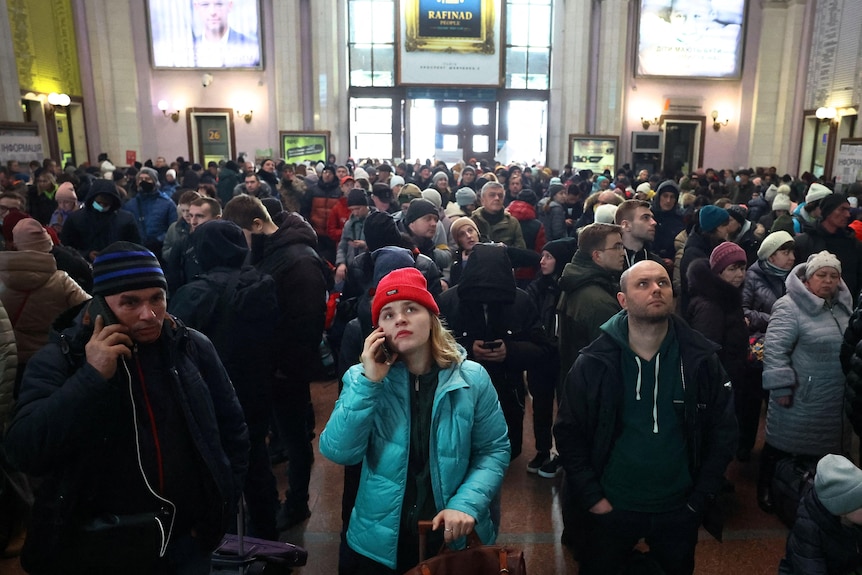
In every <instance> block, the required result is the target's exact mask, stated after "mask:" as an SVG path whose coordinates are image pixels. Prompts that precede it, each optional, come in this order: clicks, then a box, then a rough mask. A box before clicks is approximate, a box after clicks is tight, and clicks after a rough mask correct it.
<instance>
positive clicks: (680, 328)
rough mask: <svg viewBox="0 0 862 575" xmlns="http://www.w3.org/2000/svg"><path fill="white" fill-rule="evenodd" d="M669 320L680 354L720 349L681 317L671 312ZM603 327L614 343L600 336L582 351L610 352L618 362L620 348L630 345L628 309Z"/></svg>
mask: <svg viewBox="0 0 862 575" xmlns="http://www.w3.org/2000/svg"><path fill="white" fill-rule="evenodd" d="M668 321H669V322H671V324H672V325H673V328H674V331H675V332H676V338H677V342H678V343H679V348H680V355H682V356H683V357H686V350H690V351H693V352H695V353H697V354H699V355H709V354H712V353H715V352H716V351H718V350H719V345H718V344H717V343H715V342H712V341H710V340H708V339H706V338H705V337H704V336H703V335H701V333H700V332H699V331H695V330H693V329H692V328H690V327H689V326H688V324H687V323H686V322H685V321H683V320H682V319H681V318H680V317H678V316H676V315H674V314H671V315H670V316H669V317H668ZM599 329H601V330H602V331H603V332H604V333H606V334H607V335H608V337H610V338H611V340H612V341H613V345H611V342H609V341H608V340H607V339H604V338H601V337H600V338H598V339H596V340H595V341H594V342H593V343H591V344H590V345H589V346H588V347H586V348H584V350H583V351H582V352H581V353H584V354H587V353H591V354H592V355H604V354H610V355H609V356H607V357H608V359H607V360H608V361H612V362H617V361H618V358H619V348H620V347H629V314H628V312H627V311H626V310H622V311H620V312H618V313H617V314H616V315H613V316H611V318H610V319H609V320H608V321H606V322H605V323H603V324H602V326H601V328H599Z"/></svg>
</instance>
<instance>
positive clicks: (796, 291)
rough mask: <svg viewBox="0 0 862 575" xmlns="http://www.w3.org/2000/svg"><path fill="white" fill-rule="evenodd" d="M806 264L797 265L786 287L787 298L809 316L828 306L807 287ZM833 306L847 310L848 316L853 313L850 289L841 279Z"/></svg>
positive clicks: (787, 280)
mask: <svg viewBox="0 0 862 575" xmlns="http://www.w3.org/2000/svg"><path fill="white" fill-rule="evenodd" d="M805 266H806V264H805V262H803V263H801V264H797V265H796V267H794V268H793V271H791V272H790V274H789V275H788V276H787V279H786V280H785V281H784V285H785V286H787V296H788V297H790V298H791V299H793V301H794V303H796V305H797V306H799V308H800V309H801V310H802V311H804V312H805V313H807V314H808V315H814V314H816V313H817V312H818V311H820V310H821V309H823V306H825V305H826V300H825V299H823V298H821V297H817V296H816V295H814V294H813V293H811V292H810V291H809V290H808V288H807V287H806V286H805V283H804V278H805ZM832 305H839V306H841V307H843V308H844V309H845V311H846V312H847V314H848V315H849V314H852V313H853V297H852V296H851V295H850V289H849V288H848V287H847V284H846V283H844V279H843V278H842V279H841V283H840V284H839V285H838V293H837V294H836V296H835V298H834V299H833V300H832Z"/></svg>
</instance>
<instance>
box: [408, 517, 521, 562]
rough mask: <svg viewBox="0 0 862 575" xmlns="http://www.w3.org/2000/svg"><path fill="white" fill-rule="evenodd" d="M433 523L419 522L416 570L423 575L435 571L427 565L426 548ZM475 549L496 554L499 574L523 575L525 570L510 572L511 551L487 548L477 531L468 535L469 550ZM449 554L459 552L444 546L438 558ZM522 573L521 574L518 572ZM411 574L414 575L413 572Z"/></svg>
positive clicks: (492, 547) (500, 548) (495, 547)
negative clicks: (417, 563)
mask: <svg viewBox="0 0 862 575" xmlns="http://www.w3.org/2000/svg"><path fill="white" fill-rule="evenodd" d="M431 525H432V522H431V521H419V566H418V567H417V568H416V569H417V570H418V571H416V572H417V573H421V575H432V574H433V571H432V570H431V567H429V566H428V565H427V564H426V563H425V547H426V544H427V541H428V531H431ZM475 548H485V549H487V550H488V552H496V554H497V558H498V560H499V567H500V571H499V573H501V574H502V573H506V574H508V573H511V574H512V575H523V573H524V568H523V567H521V569H519V570H516V572H510V571H509V553H510V551H511V550H510V549H507V548H505V547H499V546H486V545H484V544H483V543H482V540H481V539H479V535H477V534H476V530H475V529H474V530H473V531H471V532H470V533H469V534H468V535H467V549H475ZM447 553H451V554H456V553H458V552H457V551H453V550H452V549H450V548H449V546H448V545H446V544H443V547H442V549H441V550H440V554H439V555H438V557H440V556H442V555H445V554H447ZM520 561H521V565H523V555H521V557H520ZM518 571H520V573H519V572H518ZM410 573H413V571H411V572H410Z"/></svg>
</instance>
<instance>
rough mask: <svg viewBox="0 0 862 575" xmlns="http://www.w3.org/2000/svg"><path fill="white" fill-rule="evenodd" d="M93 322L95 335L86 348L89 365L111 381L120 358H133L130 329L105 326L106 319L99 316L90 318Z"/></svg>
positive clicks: (120, 326)
mask: <svg viewBox="0 0 862 575" xmlns="http://www.w3.org/2000/svg"><path fill="white" fill-rule="evenodd" d="M90 321H92V322H93V335H92V336H91V337H90V341H88V342H87V345H86V347H85V348H84V350H85V353H86V355H87V363H89V364H90V365H92V366H93V367H94V368H95V369H96V371H98V372H99V374H100V375H101V376H102V377H104V378H105V379H111V378H112V377H114V374H115V373H116V372H117V360H118V359H119V357H120V356H124V357H132V345H133V343H132V338H130V337H129V328H127V327H126V326H124V325H122V324H112V325H105V318H104V317H102V315H97V316H96V317H95V318H90Z"/></svg>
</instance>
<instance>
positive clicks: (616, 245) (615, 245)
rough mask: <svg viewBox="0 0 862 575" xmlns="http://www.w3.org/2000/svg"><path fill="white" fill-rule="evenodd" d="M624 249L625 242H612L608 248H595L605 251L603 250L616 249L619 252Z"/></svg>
mask: <svg viewBox="0 0 862 575" xmlns="http://www.w3.org/2000/svg"><path fill="white" fill-rule="evenodd" d="M624 249H626V246H625V244H614V245H612V246H611V247H609V248H601V249H599V250H596V251H600V252H605V251H607V250H616V251H618V252H621V251H623V250H624Z"/></svg>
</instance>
